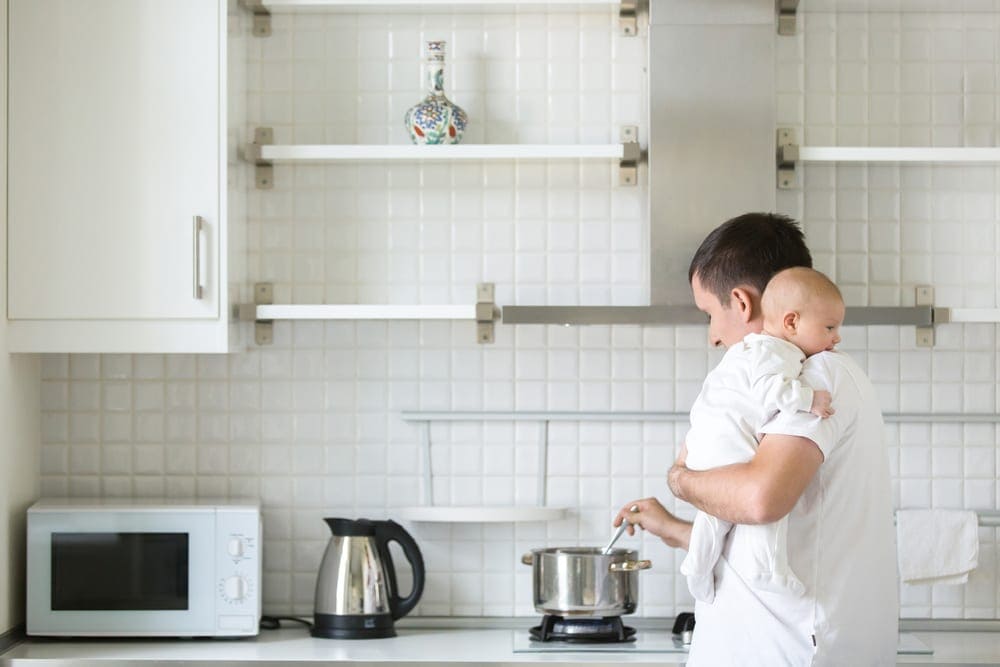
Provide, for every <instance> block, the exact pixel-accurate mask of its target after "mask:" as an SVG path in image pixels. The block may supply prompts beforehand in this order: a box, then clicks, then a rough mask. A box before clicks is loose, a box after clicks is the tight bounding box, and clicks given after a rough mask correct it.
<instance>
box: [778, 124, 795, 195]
mask: <svg viewBox="0 0 1000 667" xmlns="http://www.w3.org/2000/svg"><path fill="white" fill-rule="evenodd" d="M775 155H776V162H775V164H776V167H777V176H778V189H779V190H789V189H791V188H794V187H795V186H796V185H797V183H796V181H795V163H796V162H798V160H799V145H798V144H797V143H795V130H793V129H792V128H790V127H779V128H778V133H777V146H776V153H775Z"/></svg>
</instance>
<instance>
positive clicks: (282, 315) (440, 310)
mask: <svg viewBox="0 0 1000 667" xmlns="http://www.w3.org/2000/svg"><path fill="white" fill-rule="evenodd" d="M254 319H255V320H475V319H476V305H475V304H470V305H466V304H458V305H436V306H435V305H430V306H423V305H417V304H412V305H411V304H399V305H393V304H321V305H258V306H256V316H255V317H254Z"/></svg>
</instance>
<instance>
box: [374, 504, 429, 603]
mask: <svg viewBox="0 0 1000 667" xmlns="http://www.w3.org/2000/svg"><path fill="white" fill-rule="evenodd" d="M375 542H376V546H377V548H378V552H379V555H381V556H382V562H384V563H385V564H386V576H387V577H388V578H389V605H390V607H391V609H392V618H393V620H397V619H400V618H402V617H403V616H406V615H407V614H408V613H410V612H411V611H412V610H413V608H414V607H416V606H417V602H419V601H420V595H421V594H422V593H423V592H424V558H423V556H422V555H420V549H419V548H418V547H417V543H416V541H414V539H413V537H411V536H410V534H409V533H408V532H406V531H405V530H404V529H403V527H402V526H400V525H399V524H398V523H396V522H395V521H376V522H375ZM389 542H398V543H399V546H401V547H403V555H404V556H406V560H408V561H410V567H412V568H413V590H412V591H410V594H409V595H407V596H406V597H405V598H401V597H399V593H398V591H399V587H398V586H397V585H396V566H395V564H394V563H393V562H392V556H391V555H390V554H389Z"/></svg>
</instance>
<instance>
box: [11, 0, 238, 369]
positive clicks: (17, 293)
mask: <svg viewBox="0 0 1000 667" xmlns="http://www.w3.org/2000/svg"><path fill="white" fill-rule="evenodd" d="M225 4H226V3H225V0H220V1H216V2H213V1H206V0H101V1H100V2H97V1H92V0H10V18H9V30H8V42H9V54H10V57H9V65H8V91H9V93H8V94H9V116H8V123H9V132H8V153H7V160H8V162H7V169H8V243H7V257H8V276H7V278H8V312H7V316H8V324H9V334H8V339H9V349H10V350H11V351H14V352H111V351H114V352H225V351H227V350H228V348H229V338H230V331H229V326H230V325H229V319H230V318H229V313H228V311H229V309H230V306H229V301H230V300H229V293H228V292H229V289H228V282H229V278H230V273H229V271H230V266H229V261H228V260H229V252H230V249H231V248H230V238H229V234H230V231H231V230H230V225H229V220H228V219H227V215H228V208H227V203H228V198H227V150H226V143H227V136H226V135H227V132H226V127H227V113H226V111H227V110H226V104H227V95H225V94H224V91H225V90H226V80H227V77H226V70H225V68H226V61H227V58H226V25H227V11H226V7H225Z"/></svg>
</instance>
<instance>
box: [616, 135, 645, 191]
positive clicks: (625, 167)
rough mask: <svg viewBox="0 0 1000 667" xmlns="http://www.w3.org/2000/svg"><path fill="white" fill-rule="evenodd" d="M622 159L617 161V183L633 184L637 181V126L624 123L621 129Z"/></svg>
mask: <svg viewBox="0 0 1000 667" xmlns="http://www.w3.org/2000/svg"><path fill="white" fill-rule="evenodd" d="M621 140H622V159H621V162H619V163H618V185H626V186H635V185H637V184H638V183H639V161H640V160H642V150H641V149H640V148H639V127H638V126H637V125H626V126H624V127H622V130H621Z"/></svg>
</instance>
